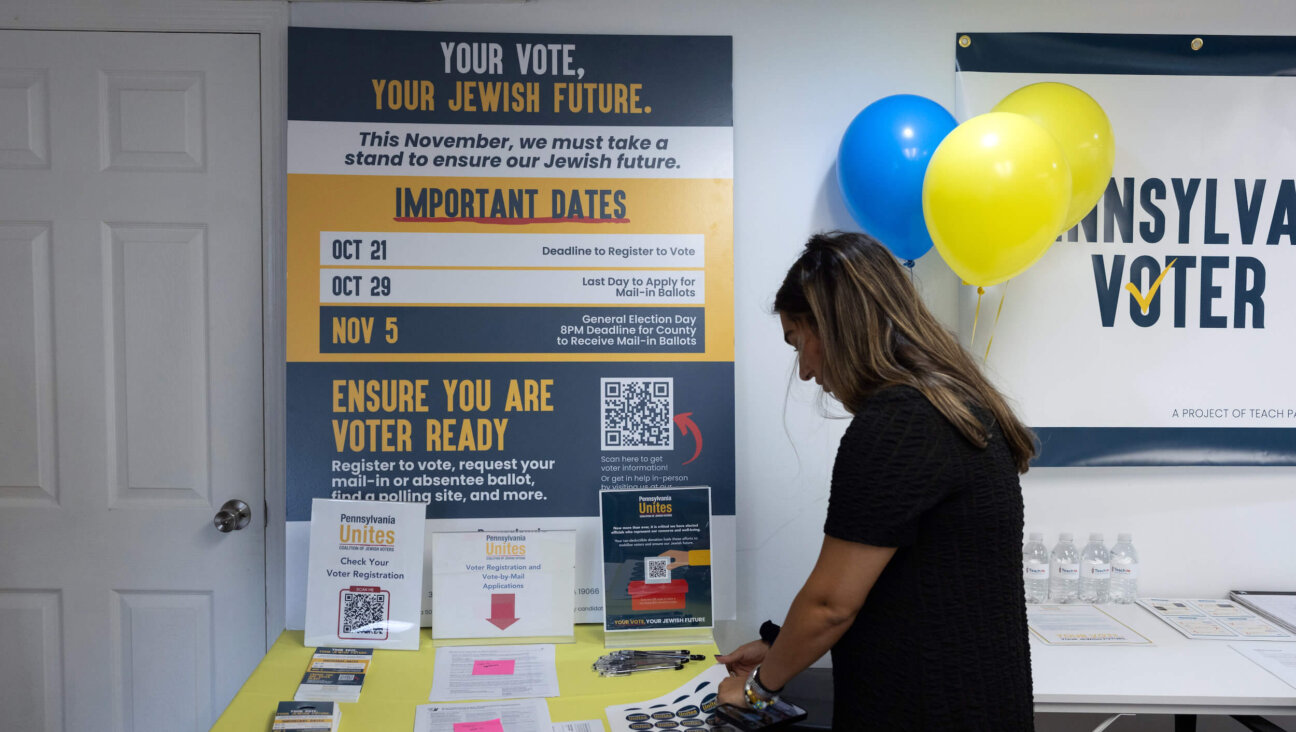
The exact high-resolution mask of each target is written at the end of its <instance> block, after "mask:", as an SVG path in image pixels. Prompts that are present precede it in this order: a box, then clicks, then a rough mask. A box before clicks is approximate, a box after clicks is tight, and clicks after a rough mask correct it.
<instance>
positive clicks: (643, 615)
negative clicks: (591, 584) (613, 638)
mask: <svg viewBox="0 0 1296 732" xmlns="http://www.w3.org/2000/svg"><path fill="white" fill-rule="evenodd" d="M599 497H600V503H601V506H602V517H603V587H604V589H605V597H606V601H607V605H606V610H605V617H604V620H603V629H604V630H605V631H625V630H666V629H672V630H674V629H681V628H710V627H711V626H712V624H713V621H714V617H713V614H712V611H711V489H710V488H707V487H705V486H702V487H688V488H645V489H628V490H608V491H603V492H602V493H601V494H600V496H599Z"/></svg>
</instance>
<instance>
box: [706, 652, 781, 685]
mask: <svg viewBox="0 0 1296 732" xmlns="http://www.w3.org/2000/svg"><path fill="white" fill-rule="evenodd" d="M769 649H770V647H769V644H767V643H766V642H765V641H763V640H754V641H752V642H750V643H744V644H742V645H741V646H738V647H737V648H735V649H734V650H733V652H732V653H729V654H726V655H724V656H716V661H717V662H719V663H723V664H724V665H725V668H727V669H729V673H731V674H733V675H735V676H738V677H739V678H740V679H741V680H742V681H746V679H747V677H748V676H750V675H751V672H752V670H753V669H755V668H756V667H757V666H759V665H760V664H761V663H762V662H764V660H765V654H766V653H769ZM738 691H739V692H740V693H741V692H742V684H741V683H740V684H739V685H738Z"/></svg>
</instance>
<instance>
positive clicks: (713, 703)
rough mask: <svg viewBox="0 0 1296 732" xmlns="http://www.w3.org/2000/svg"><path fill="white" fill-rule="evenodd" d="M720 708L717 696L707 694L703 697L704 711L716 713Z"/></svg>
mask: <svg viewBox="0 0 1296 732" xmlns="http://www.w3.org/2000/svg"><path fill="white" fill-rule="evenodd" d="M718 706H720V700H719V699H717V698H716V695H715V694H707V695H706V696H704V697H702V711H704V712H714V711H715V709H716V707H718Z"/></svg>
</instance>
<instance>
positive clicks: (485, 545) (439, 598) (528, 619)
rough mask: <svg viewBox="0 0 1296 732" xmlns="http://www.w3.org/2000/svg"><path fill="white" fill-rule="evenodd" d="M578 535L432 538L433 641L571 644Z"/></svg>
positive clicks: (449, 535) (466, 534)
mask: <svg viewBox="0 0 1296 732" xmlns="http://www.w3.org/2000/svg"><path fill="white" fill-rule="evenodd" d="M575 598H576V532H575V531H451V532H438V533H435V534H433V535H432V637H433V638H436V639H441V638H485V639H489V638H521V637H535V636H539V637H555V636H556V637H571V636H572V633H573V631H572V623H573V622H574V619H575V606H576V600H575Z"/></svg>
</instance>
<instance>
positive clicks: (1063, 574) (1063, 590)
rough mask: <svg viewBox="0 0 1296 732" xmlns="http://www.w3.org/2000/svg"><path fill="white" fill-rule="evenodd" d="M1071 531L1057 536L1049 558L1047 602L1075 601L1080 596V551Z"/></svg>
mask: <svg viewBox="0 0 1296 732" xmlns="http://www.w3.org/2000/svg"><path fill="white" fill-rule="evenodd" d="M1074 542H1075V537H1073V536H1072V535H1071V532H1069V531H1068V532H1064V533H1062V534H1061V535H1059V536H1058V543H1057V546H1055V547H1053V554H1052V555H1051V556H1050V558H1049V602H1076V601H1077V600H1078V599H1079V596H1080V553H1079V552H1078V551H1076V545H1075V543H1074Z"/></svg>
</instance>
